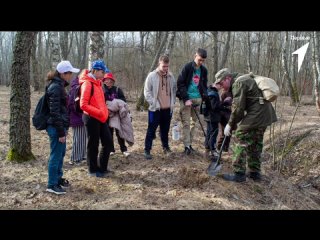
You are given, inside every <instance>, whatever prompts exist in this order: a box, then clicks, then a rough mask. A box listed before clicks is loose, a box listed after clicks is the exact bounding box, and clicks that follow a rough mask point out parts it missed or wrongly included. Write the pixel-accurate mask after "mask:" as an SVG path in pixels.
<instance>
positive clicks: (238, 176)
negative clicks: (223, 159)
mask: <svg viewBox="0 0 320 240" xmlns="http://www.w3.org/2000/svg"><path fill="white" fill-rule="evenodd" d="M223 178H224V180H227V181H233V182H244V181H246V175H245V174H244V173H235V174H223Z"/></svg>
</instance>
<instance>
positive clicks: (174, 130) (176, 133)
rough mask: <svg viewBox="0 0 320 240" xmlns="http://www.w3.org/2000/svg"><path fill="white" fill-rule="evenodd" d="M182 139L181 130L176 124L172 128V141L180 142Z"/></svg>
mask: <svg viewBox="0 0 320 240" xmlns="http://www.w3.org/2000/svg"><path fill="white" fill-rule="evenodd" d="M179 139H180V129H179V126H178V123H175V124H174V125H173V128H172V140H174V141H178V140H179Z"/></svg>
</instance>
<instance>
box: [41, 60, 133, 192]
mask: <svg viewBox="0 0 320 240" xmlns="http://www.w3.org/2000/svg"><path fill="white" fill-rule="evenodd" d="M79 72H80V69H77V68H74V67H73V66H72V65H71V63H70V62H69V61H61V62H60V63H59V64H58V65H57V67H56V70H55V71H50V72H49V73H48V75H47V79H48V81H49V84H48V90H47V96H48V106H49V109H50V113H49V115H50V117H49V120H48V122H47V125H48V127H47V133H48V135H49V139H50V157H49V162H48V185H47V191H48V192H52V193H55V194H58V195H60V194H65V193H66V190H65V188H66V187H68V186H70V183H69V181H68V180H67V179H65V178H63V170H62V167H63V159H64V156H65V153H66V136H67V135H68V130H69V126H71V127H72V129H73V144H72V152H71V159H70V162H69V164H71V165H74V164H80V163H81V162H82V161H84V160H86V161H87V165H88V175H89V176H93V177H104V176H107V175H109V174H112V171H110V170H109V169H108V161H109V156H110V153H114V152H115V149H114V144H113V132H114V128H116V135H117V138H118V142H119V145H120V149H121V151H122V153H123V154H124V156H126V157H127V156H129V155H130V153H129V152H128V151H127V147H126V144H125V142H126V140H128V142H129V143H130V144H131V145H132V144H133V129H132V125H130V124H128V121H127V120H126V119H130V115H129V114H130V112H129V109H128V106H127V104H126V98H125V97H124V94H123V91H122V90H121V89H120V88H119V87H115V86H114V83H115V78H114V76H113V74H112V73H111V72H110V70H109V69H108V68H107V67H106V65H105V63H104V61H102V60H97V61H94V62H93V63H92V66H91V69H90V70H88V69H84V70H83V71H82V72H81V73H80V74H79V76H78V77H76V78H74V79H73V80H72V82H71V88H70V91H69V93H67V91H66V86H68V85H69V81H70V80H71V79H72V78H73V77H74V76H73V73H79ZM78 85H80V86H81V88H80V92H81V93H80V108H81V109H82V111H83V113H79V112H77V111H76V110H75V108H74V107H73V106H74V99H75V97H76V96H75V94H76V89H77V86H78ZM114 99H117V101H118V102H120V103H121V106H122V107H121V108H119V109H118V110H117V112H112V111H110V109H108V104H107V103H108V102H113V100H114ZM120 112H121V113H120ZM120 115H121V116H120ZM111 116H112V117H111ZM111 118H112V119H115V121H113V122H117V121H118V123H119V122H120V121H121V122H122V119H124V122H125V123H126V125H125V126H126V127H125V129H121V126H122V125H121V123H120V124H117V125H115V126H113V127H112V126H111V125H109V123H110V122H111V121H110V119H111ZM120 118H121V120H120ZM129 122H130V123H131V120H130V121H129ZM128 132H129V133H128ZM100 141H101V148H100V151H99V143H100Z"/></svg>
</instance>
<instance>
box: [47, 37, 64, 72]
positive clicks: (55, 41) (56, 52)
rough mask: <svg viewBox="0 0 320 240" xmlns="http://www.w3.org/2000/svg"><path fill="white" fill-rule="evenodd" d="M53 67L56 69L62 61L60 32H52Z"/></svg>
mask: <svg viewBox="0 0 320 240" xmlns="http://www.w3.org/2000/svg"><path fill="white" fill-rule="evenodd" d="M50 47H51V69H56V67H57V65H58V63H59V62H60V61H61V57H60V47H59V36H58V32H51V33H50Z"/></svg>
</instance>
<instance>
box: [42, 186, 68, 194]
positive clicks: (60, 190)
mask: <svg viewBox="0 0 320 240" xmlns="http://www.w3.org/2000/svg"><path fill="white" fill-rule="evenodd" d="M46 191H47V192H51V193H54V194H57V195H61V194H66V190H64V189H63V188H62V187H61V186H60V185H56V186H53V187H48V188H47V190H46Z"/></svg>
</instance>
